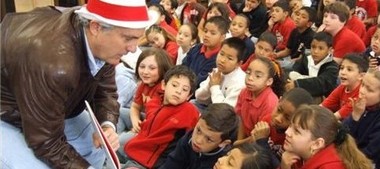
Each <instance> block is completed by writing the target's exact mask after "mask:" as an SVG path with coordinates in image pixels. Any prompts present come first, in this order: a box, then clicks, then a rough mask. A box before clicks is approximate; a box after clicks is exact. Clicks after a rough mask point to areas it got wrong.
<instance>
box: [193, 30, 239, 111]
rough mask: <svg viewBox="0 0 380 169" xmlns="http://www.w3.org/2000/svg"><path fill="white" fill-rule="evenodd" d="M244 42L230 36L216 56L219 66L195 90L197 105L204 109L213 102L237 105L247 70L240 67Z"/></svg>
mask: <svg viewBox="0 0 380 169" xmlns="http://www.w3.org/2000/svg"><path fill="white" fill-rule="evenodd" d="M244 49H245V46H244V42H243V41H242V40H241V39H239V38H234V37H232V38H228V39H226V40H225V41H224V42H223V44H222V48H221V49H220V51H219V53H218V55H217V57H216V65H217V68H216V69H214V70H213V71H212V72H211V73H210V75H209V76H208V78H207V79H206V80H205V81H203V82H202V83H201V84H200V87H199V88H198V89H197V90H196V91H195V99H196V105H199V106H198V108H199V109H204V108H205V107H207V106H208V105H209V104H211V103H227V104H229V105H231V106H233V107H235V105H236V102H237V98H238V96H239V93H240V91H241V89H243V88H244V86H245V84H244V78H245V72H244V71H242V70H241V69H240V64H241V62H242V59H243V52H244Z"/></svg>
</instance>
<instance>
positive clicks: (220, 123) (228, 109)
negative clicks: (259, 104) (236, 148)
mask: <svg viewBox="0 0 380 169" xmlns="http://www.w3.org/2000/svg"><path fill="white" fill-rule="evenodd" d="M200 118H201V119H203V120H204V121H205V122H206V124H207V126H209V127H210V129H211V130H212V131H215V132H222V135H221V139H222V140H232V141H235V140H236V136H237V127H238V124H239V118H238V116H237V115H236V113H235V110H234V108H233V107H232V106H230V105H229V104H226V103H213V104H210V105H209V106H208V107H207V108H206V110H205V111H204V113H202V115H201V117H200Z"/></svg>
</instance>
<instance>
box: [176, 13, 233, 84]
mask: <svg viewBox="0 0 380 169" xmlns="http://www.w3.org/2000/svg"><path fill="white" fill-rule="evenodd" d="M204 31H205V35H204V37H203V44H198V45H195V46H194V47H193V48H191V49H190V51H189V52H188V53H187V56H186V57H185V58H184V59H183V61H182V64H183V65H186V66H188V67H189V68H190V69H191V70H193V71H194V73H195V74H196V75H197V77H198V81H197V88H199V84H200V83H201V82H203V81H204V80H206V78H207V76H208V73H209V72H211V70H212V69H213V68H215V67H216V65H215V59H216V55H217V54H218V52H219V50H220V47H221V44H222V42H223V40H224V39H225V37H226V33H227V31H228V21H227V20H225V19H224V18H223V17H221V16H215V17H212V18H210V19H209V20H207V21H206V24H205V28H204Z"/></svg>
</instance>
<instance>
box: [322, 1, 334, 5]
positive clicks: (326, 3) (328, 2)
mask: <svg viewBox="0 0 380 169" xmlns="http://www.w3.org/2000/svg"><path fill="white" fill-rule="evenodd" d="M334 2H336V0H323V5H324V6H327V5H330V4H332V3H334Z"/></svg>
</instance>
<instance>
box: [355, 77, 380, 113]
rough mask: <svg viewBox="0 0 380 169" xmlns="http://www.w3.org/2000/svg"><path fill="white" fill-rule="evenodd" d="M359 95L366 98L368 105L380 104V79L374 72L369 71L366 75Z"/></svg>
mask: <svg viewBox="0 0 380 169" xmlns="http://www.w3.org/2000/svg"><path fill="white" fill-rule="evenodd" d="M359 97H361V98H365V100H366V106H374V105H379V104H380V80H379V79H377V78H376V77H375V76H374V74H372V73H367V74H366V75H364V77H363V81H362V86H361V87H360V91H359Z"/></svg>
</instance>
